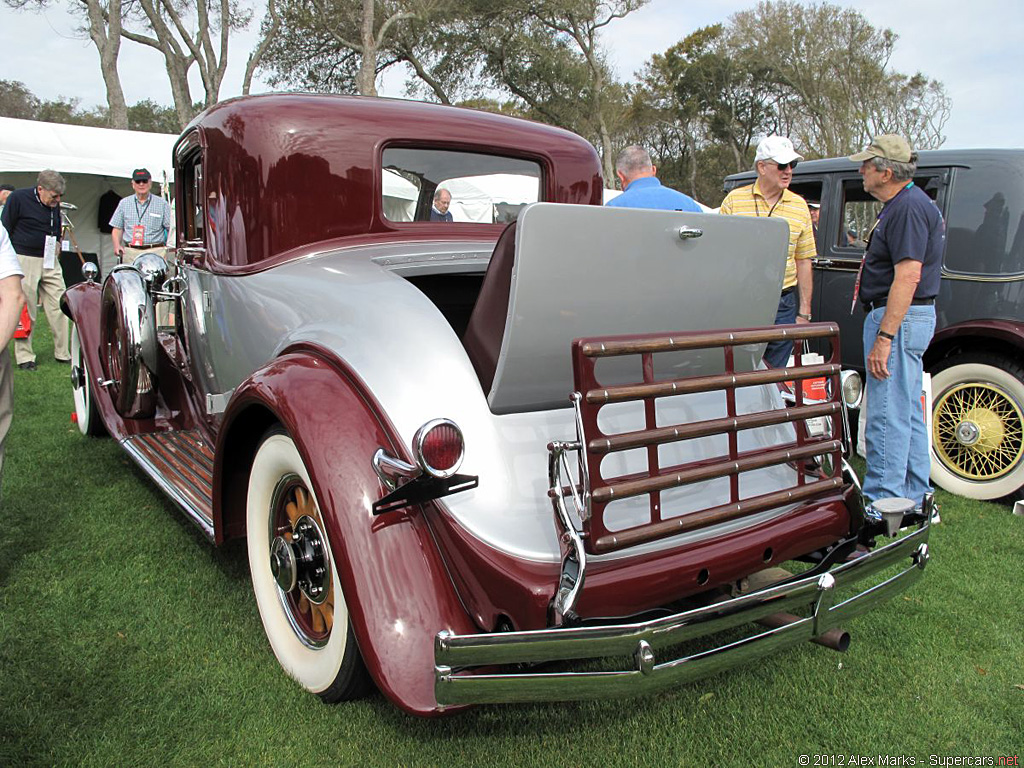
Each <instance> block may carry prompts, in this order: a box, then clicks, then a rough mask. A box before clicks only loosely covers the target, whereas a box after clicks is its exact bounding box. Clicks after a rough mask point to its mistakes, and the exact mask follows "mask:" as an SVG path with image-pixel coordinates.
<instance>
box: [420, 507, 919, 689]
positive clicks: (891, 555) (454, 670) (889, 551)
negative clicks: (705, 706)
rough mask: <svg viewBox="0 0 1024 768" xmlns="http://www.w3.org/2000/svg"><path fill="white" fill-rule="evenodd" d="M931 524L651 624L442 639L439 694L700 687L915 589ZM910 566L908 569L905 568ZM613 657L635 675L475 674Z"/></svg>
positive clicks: (619, 671) (438, 642)
mask: <svg viewBox="0 0 1024 768" xmlns="http://www.w3.org/2000/svg"><path fill="white" fill-rule="evenodd" d="M929 530H930V525H929V523H928V521H927V520H926V521H925V522H924V523H922V524H921V526H920V527H919V528H918V529H917V530H916V531H913V532H911V533H909V534H908V535H906V536H904V537H903V538H901V539H897V540H896V541H894V542H891V543H890V544H887V545H885V546H883V547H879V548H878V549H876V550H875V551H874V552H872V553H870V554H867V555H864V556H863V557H860V558H858V559H856V560H852V561H850V562H847V563H843V564H842V565H839V566H836V567H835V568H833V569H832V570H831V571H829V572H828V573H826V574H822V575H818V576H811V577H807V578H803V579H796V580H791V581H788V582H783V583H780V584H776V585H773V586H769V587H766V588H765V589H762V590H759V591H757V592H753V593H751V594H747V595H742V596H740V597H737V598H733V599H731V600H726V601H724V602H721V603H715V604H713V605H710V606H707V607H704V608H697V609H694V610H690V611H684V612H682V613H678V614H675V615H673V616H668V617H664V618H659V619H654V620H652V621H647V622H639V623H634V624H627V625H619V626H599V627H578V628H565V629H543V630H536V631H525V632H509V633H494V634H481V635H462V636H459V635H454V634H452V633H450V632H440V633H438V635H437V637H436V638H435V643H434V660H435V683H434V692H435V696H436V697H437V702H438V704H439V705H440V706H442V707H444V706H450V705H455V704H484V703H500V702H528V701H562V700H580V699H597V698H606V697H611V696H625V695H635V694H640V693H653V692H656V691H660V690H664V689H666V688H669V687H673V686H677V685H680V684H683V683H687V682H691V681H694V680H698V679H700V678H703V677H707V676H709V675H713V674H715V673H717V672H720V671H722V670H725V669H728V668H730V667H733V666H737V665H739V664H742V663H745V662H749V661H752V660H754V659H758V658H761V657H763V656H766V655H767V654H768V653H771V652H773V651H775V650H778V649H781V648H785V647H787V646H791V645H794V644H796V643H799V642H802V641H805V640H810V639H812V638H814V637H817V636H819V635H821V634H823V633H824V632H827V631H828V630H829V629H831V628H833V627H836V626H839V625H840V624H841V623H844V622H846V621H848V620H849V619H851V618H853V617H855V616H858V615H860V614H862V613H864V612H865V611H867V610H869V609H870V608H872V607H873V606H875V605H876V604H878V603H880V602H882V601H883V600H887V599H890V598H892V597H893V596H895V595H896V594H898V593H900V592H902V591H903V590H905V589H907V588H908V587H910V586H911V585H912V584H913V583H914V582H916V581H917V580H918V579H919V578H920V577H921V575H922V572H923V569H924V567H925V565H926V564H927V562H928V559H929V555H928V545H927V541H928V534H929ZM908 560H909V561H910V562H909V564H908V563H907V562H906V561H908ZM901 564H902V565H904V566H905V567H904V569H903V570H901V571H900V572H899V573H897V574H896V575H894V576H892V577H890V578H888V579H886V580H885V581H883V582H881V583H879V584H877V585H874V586H872V587H869V588H868V589H866V590H865V591H863V592H861V593H859V594H857V595H854V596H853V597H850V598H848V599H846V600H843V601H842V602H838V603H835V604H833V599H834V596H835V594H836V590H838V589H843V588H848V587H851V586H852V585H853V584H855V583H856V582H858V581H860V580H862V579H865V578H867V577H870V576H873V575H876V574H877V573H879V572H881V571H883V570H885V569H886V568H889V567H892V566H898V565H901ZM801 607H802V608H805V609H807V610H809V611H810V615H809V616H808V617H806V618H802V619H800V620H798V621H796V622H794V623H792V624H788V625H785V626H782V627H779V628H776V629H771V630H769V631H766V632H759V633H758V634H754V635H751V636H748V637H745V638H742V639H740V640H737V641H735V642H732V643H728V644H726V645H723V646H720V647H716V648H711V649H709V650H705V651H701V652H699V653H694V654H692V655H690V656H683V657H681V658H669V659H665V660H662V661H661V662H660V663H659V662H658V661H657V657H656V654H657V653H658V651H659V650H662V651H663V650H665V649H668V648H670V647H671V646H675V645H677V644H678V643H682V642H685V641H688V640H693V639H696V638H701V637H706V636H708V635H711V634H715V633H717V632H720V631H722V630H725V629H729V628H732V627H737V626H740V625H742V624H747V623H748V622H752V621H756V620H757V619H760V618H763V617H765V616H769V615H771V614H774V613H778V612H781V611H791V610H792V609H793V608H797V609H799V608H801ZM606 656H618V657H623V656H625V657H630V658H632V659H634V662H635V666H634V668H632V669H630V668H615V669H612V670H611V671H601V672H552V673H545V672H527V673H515V672H510V673H507V674H504V673H497V674H479V675H478V674H473V673H471V672H465V673H462V672H460V671H459V670H462V669H465V668H467V667H471V666H483V667H487V666H494V665H504V664H513V665H514V664H523V663H526V664H529V663H542V662H548V661H561V660H570V659H593V658H600V657H606Z"/></svg>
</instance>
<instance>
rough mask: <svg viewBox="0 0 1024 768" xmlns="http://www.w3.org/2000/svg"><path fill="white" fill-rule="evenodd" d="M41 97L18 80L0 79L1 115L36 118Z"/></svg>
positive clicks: (21, 118) (27, 118) (20, 118)
mask: <svg viewBox="0 0 1024 768" xmlns="http://www.w3.org/2000/svg"><path fill="white" fill-rule="evenodd" d="M38 111H39V99H38V98H37V97H36V96H35V94H33V93H32V91H30V90H29V89H28V88H27V87H25V84H24V83H22V82H19V81H18V80H0V117H16V118H18V119H19V120H35V119H36V113H37V112H38Z"/></svg>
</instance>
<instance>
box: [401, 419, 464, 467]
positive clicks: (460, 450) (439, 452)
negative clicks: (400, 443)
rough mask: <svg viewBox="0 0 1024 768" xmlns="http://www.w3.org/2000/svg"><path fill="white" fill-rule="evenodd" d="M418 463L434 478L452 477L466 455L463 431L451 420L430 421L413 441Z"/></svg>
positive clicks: (419, 430)
mask: <svg viewBox="0 0 1024 768" xmlns="http://www.w3.org/2000/svg"><path fill="white" fill-rule="evenodd" d="M412 444H413V450H414V451H415V454H416V463H417V464H419V465H420V468H421V469H422V470H423V471H424V472H426V473H427V474H429V475H431V476H432V477H440V478H446V477H451V476H452V475H454V474H455V473H456V472H457V471H458V470H459V465H460V464H462V456H463V454H464V453H465V442H464V441H463V438H462V430H461V429H459V427H458V426H457V425H456V424H455V422H453V421H451V420H449V419H434V420H432V421H428V422H427V423H426V424H424V425H423V426H422V427H420V428H419V429H418V430H416V435H415V436H414V437H413V440H412Z"/></svg>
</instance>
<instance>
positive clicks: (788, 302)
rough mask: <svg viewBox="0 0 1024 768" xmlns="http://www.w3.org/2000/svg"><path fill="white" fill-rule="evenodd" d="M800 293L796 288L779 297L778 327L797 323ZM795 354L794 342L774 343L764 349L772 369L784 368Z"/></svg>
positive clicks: (776, 318)
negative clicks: (797, 304)
mask: <svg viewBox="0 0 1024 768" xmlns="http://www.w3.org/2000/svg"><path fill="white" fill-rule="evenodd" d="M798 297H799V292H798V291H797V289H796V288H794V289H793V290H792V291H790V292H789V293H784V294H782V296H780V297H779V308H778V310H777V311H776V312H775V324H776V325H793V323H795V322H796V309H797V306H796V303H797V299H798ZM791 354H793V342H792V341H772V342H769V344H768V346H767V347H765V348H764V361H765V362H766V363H768V365H770V366H771V367H772V368H782V367H784V366H785V365H786V363H787V362H789V356H790V355H791Z"/></svg>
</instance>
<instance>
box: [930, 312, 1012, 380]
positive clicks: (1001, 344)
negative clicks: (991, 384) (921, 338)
mask: <svg viewBox="0 0 1024 768" xmlns="http://www.w3.org/2000/svg"><path fill="white" fill-rule="evenodd" d="M985 348H990V349H991V351H992V352H994V353H996V354H1002V355H1009V356H1011V357H1014V358H1015V359H1018V360H1020V359H1024V324H1022V323H1019V322H1014V321H1012V320H967V321H964V322H962V323H957V324H955V325H947V326H946V327H945V328H942V329H940V330H938V331H936V332H935V335H934V336H933V337H932V340H931V342H930V343H929V344H928V350H927V351H926V352H925V354H924V367H925V369H926V370H927V369H930V368H932V367H933V366H934V365H936V364H937V363H939V362H940V361H941V360H942V359H943V358H945V357H947V356H948V355H950V354H955V353H956V351H957V350H958V349H962V350H969V351H971V352H977V351H981V350H984V349H985Z"/></svg>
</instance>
